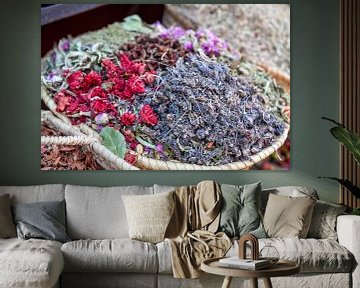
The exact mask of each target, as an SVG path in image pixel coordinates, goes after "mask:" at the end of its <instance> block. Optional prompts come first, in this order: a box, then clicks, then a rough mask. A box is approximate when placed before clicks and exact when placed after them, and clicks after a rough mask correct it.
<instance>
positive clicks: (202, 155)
mask: <svg viewBox="0 0 360 288" xmlns="http://www.w3.org/2000/svg"><path fill="white" fill-rule="evenodd" d="M114 26H116V27H117V28H118V29H116V33H115V34H116V35H117V36H116V37H114V33H113V32H114V31H113V27H114ZM111 29H112V30H111ZM110 30H111V31H112V32H111V33H110ZM86 34H88V35H86ZM86 34H85V35H80V36H78V37H76V38H74V39H72V38H68V39H62V40H60V41H59V43H58V44H57V45H56V46H55V47H54V49H53V50H52V51H49V53H48V54H47V55H46V56H45V57H44V58H43V61H42V90H41V92H42V93H41V94H42V100H43V102H44V103H45V105H46V106H47V107H48V108H49V109H50V110H51V111H52V112H53V113H54V115H56V116H57V117H58V118H59V119H61V120H62V121H63V122H65V123H66V124H67V125H72V126H74V127H78V128H79V130H80V132H82V133H83V134H85V135H87V136H91V137H95V138H97V139H98V142H95V145H97V146H98V144H99V145H103V148H106V149H107V150H110V152H111V153H112V154H111V157H108V158H112V159H113V160H114V161H115V162H122V161H123V162H127V164H128V165H126V164H124V165H118V163H110V165H108V168H109V169H119V170H123V169H124V170H126V169H154V170H241V169H249V167H251V166H253V165H254V164H255V163H257V162H259V161H261V160H263V159H265V158H267V157H268V156H269V155H271V154H272V153H274V152H275V151H277V150H278V149H279V148H280V147H281V146H282V144H283V143H284V142H285V140H286V138H287V135H288V131H289V117H288V116H289V113H288V112H289V111H288V109H289V96H288V94H287V93H286V92H285V91H284V89H282V88H281V87H280V86H278V85H277V84H276V81H275V80H274V79H272V78H271V76H269V75H263V74H261V73H260V72H259V73H258V69H259V68H258V67H257V66H256V65H253V66H251V65H250V66H249V65H247V64H246V63H249V61H247V62H246V61H245V62H244V59H241V61H240V60H239V61H235V60H236V57H237V56H236V55H235V54H234V55H233V54H231V51H232V50H231V49H230V47H229V46H228V45H227V44H226V43H225V41H223V40H222V39H220V38H218V37H217V36H216V35H215V34H214V33H212V32H211V31H210V30H207V29H205V30H204V29H198V30H196V31H194V30H187V31H185V30H184V29H183V28H181V27H171V28H165V27H161V25H159V24H154V25H152V26H151V25H148V24H146V23H144V22H142V20H141V18H140V17H139V16H137V15H133V16H130V17H127V18H125V19H124V21H123V22H122V23H120V24H119V23H118V24H113V25H110V26H109V27H108V28H104V29H101V30H100V31H95V32H89V33H86ZM244 63H245V65H247V66H242V65H243V64H244ZM241 67H244V69H242V68H241ZM251 67H253V68H251ZM249 70H250V71H251V72H250V73H248V72H247V71H249ZM262 72H263V71H262ZM260 74H261V75H262V76H261V77H260V79H261V80H259V78H258V76H259V75H260ZM276 77H277V76H276V75H275V78H276ZM263 79H267V80H266V82H261V81H263ZM214 83H216V85H215V84H214ZM269 91H272V92H269ZM224 103H225V104H224Z"/></svg>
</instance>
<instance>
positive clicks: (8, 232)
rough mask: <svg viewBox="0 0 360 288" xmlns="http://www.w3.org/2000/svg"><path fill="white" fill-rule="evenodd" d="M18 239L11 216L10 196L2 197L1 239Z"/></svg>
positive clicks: (0, 208) (0, 215) (0, 200)
mask: <svg viewBox="0 0 360 288" xmlns="http://www.w3.org/2000/svg"><path fill="white" fill-rule="evenodd" d="M12 237H16V229H15V224H14V221H13V217H12V214H11V205H10V196H9V194H4V195H1V196H0V238H12Z"/></svg>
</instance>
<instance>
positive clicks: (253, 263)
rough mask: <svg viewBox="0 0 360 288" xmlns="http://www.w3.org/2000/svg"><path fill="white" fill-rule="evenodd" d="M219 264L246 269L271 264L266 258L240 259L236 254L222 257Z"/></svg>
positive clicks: (266, 266)
mask: <svg viewBox="0 0 360 288" xmlns="http://www.w3.org/2000/svg"><path fill="white" fill-rule="evenodd" d="M219 266H222V267H228V268H237V269H246V270H260V269H265V268H268V267H270V266H271V262H270V261H269V260H267V259H260V260H251V259H240V258H239V257H238V256H234V257H229V258H223V259H220V260H219Z"/></svg>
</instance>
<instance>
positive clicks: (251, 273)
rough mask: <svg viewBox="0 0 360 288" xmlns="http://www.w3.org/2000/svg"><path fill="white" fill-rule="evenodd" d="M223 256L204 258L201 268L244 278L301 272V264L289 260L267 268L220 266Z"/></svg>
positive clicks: (214, 272)
mask: <svg viewBox="0 0 360 288" xmlns="http://www.w3.org/2000/svg"><path fill="white" fill-rule="evenodd" d="M221 258H223V257H220V258H210V259H206V260H204V261H203V262H202V263H201V270H203V271H205V272H207V273H211V274H216V275H222V276H231V277H244V278H248V277H250V278H261V277H279V276H288V275H293V274H296V273H299V272H300V266H299V265H298V264H296V263H295V262H292V261H289V260H279V261H278V262H277V263H276V264H273V265H272V266H271V267H269V268H266V269H261V270H245V269H238V268H229V267H222V266H219V259H221Z"/></svg>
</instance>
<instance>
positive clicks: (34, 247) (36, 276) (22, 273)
mask: <svg viewBox="0 0 360 288" xmlns="http://www.w3.org/2000/svg"><path fill="white" fill-rule="evenodd" d="M63 268H64V258H63V256H62V253H61V243H60V242H56V241H49V240H41V239H29V240H22V239H18V238H11V239H0V279H1V281H0V282H1V285H0V286H1V287H12V288H16V287H19V288H20V287H21V288H23V287H27V288H32V287H36V288H42V287H44V288H45V287H52V286H54V285H55V283H56V282H57V281H58V278H59V276H60V274H61V272H62V271H63Z"/></svg>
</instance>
